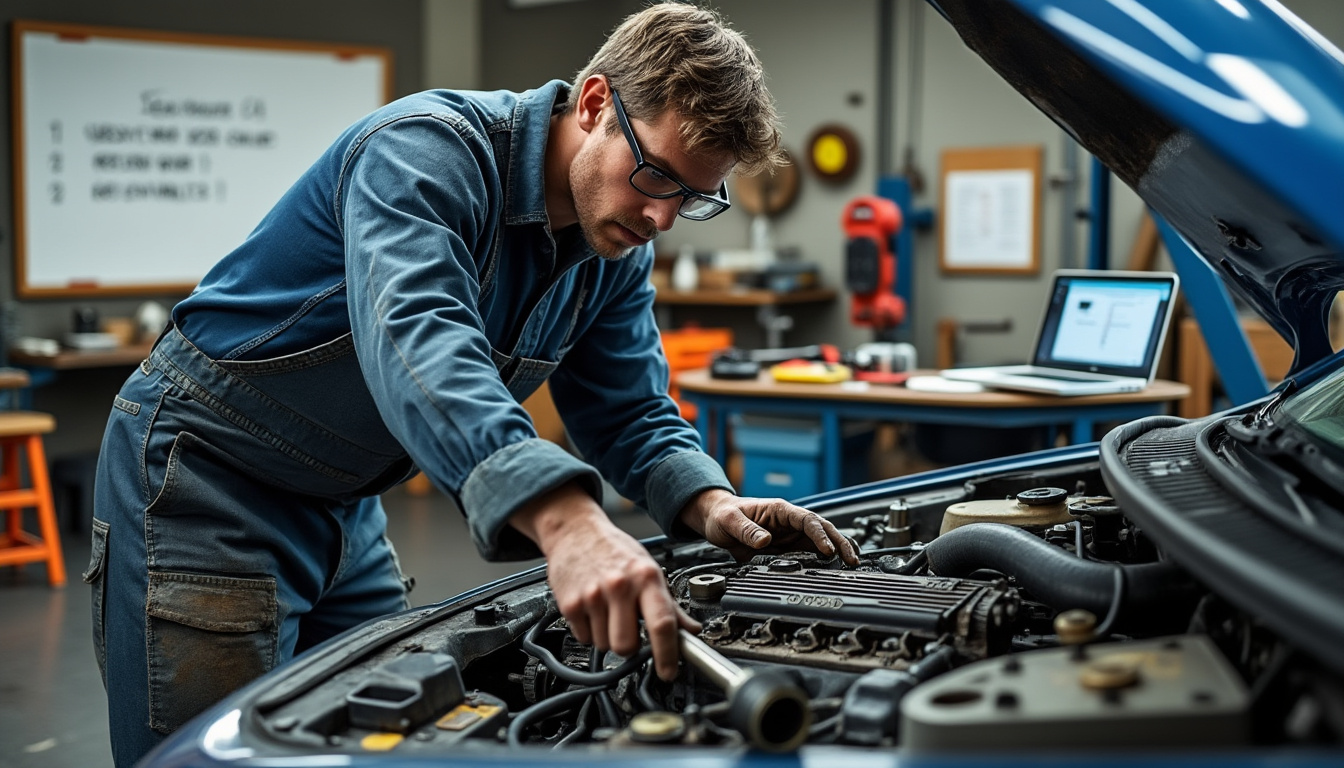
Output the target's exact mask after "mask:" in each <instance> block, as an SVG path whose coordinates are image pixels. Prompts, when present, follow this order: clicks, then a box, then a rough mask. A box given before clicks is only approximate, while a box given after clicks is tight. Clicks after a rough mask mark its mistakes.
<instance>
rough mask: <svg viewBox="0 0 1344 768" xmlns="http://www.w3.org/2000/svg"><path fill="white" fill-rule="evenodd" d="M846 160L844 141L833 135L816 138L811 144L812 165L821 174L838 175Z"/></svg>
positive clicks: (846, 148)
mask: <svg viewBox="0 0 1344 768" xmlns="http://www.w3.org/2000/svg"><path fill="white" fill-rule="evenodd" d="M848 160H849V148H848V147H847V146H845V140H844V139H842V138H840V137H839V136H836V135H835V134H833V133H827V134H824V135H822V136H818V137H817V140H816V141H815V142H813V143H812V164H813V165H815V166H816V168H817V170H818V171H821V172H822V173H825V174H837V173H840V172H841V171H842V170H844V168H845V163H846V162H847V161H848Z"/></svg>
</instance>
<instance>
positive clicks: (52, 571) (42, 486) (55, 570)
mask: <svg viewBox="0 0 1344 768" xmlns="http://www.w3.org/2000/svg"><path fill="white" fill-rule="evenodd" d="M54 429H56V419H55V418H53V417H52V416H51V414H47V413H37V412H34V411H4V412H0V514H3V515H4V516H5V517H6V518H7V520H6V523H5V525H4V529H3V531H0V565H22V564H24V563H34V562H46V564H47V580H48V581H49V582H50V583H51V585H52V586H53V587H61V586H65V560H64V558H63V557H62V556H61V537H60V534H59V533H58V526H57V525H56V508H55V505H54V504H52V499H51V480H50V479H49V478H48V476H47V456H46V452H45V451H44V450H43V447H42V435H44V434H47V433H48V432H51V431H52V430H54ZM20 452H26V453H27V454H28V478H29V481H30V484H29V485H27V486H24V485H23V484H22V478H21V477H20V462H19V454H20ZM28 508H34V509H36V510H37V522H38V527H39V528H40V530H41V536H34V535H33V534H31V533H28V532H27V531H25V530H23V510H25V509H28Z"/></svg>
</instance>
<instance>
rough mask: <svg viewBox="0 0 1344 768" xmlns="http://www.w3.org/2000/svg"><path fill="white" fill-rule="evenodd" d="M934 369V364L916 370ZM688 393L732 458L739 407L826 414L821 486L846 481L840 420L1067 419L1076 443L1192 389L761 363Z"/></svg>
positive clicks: (694, 383) (689, 380)
mask: <svg viewBox="0 0 1344 768" xmlns="http://www.w3.org/2000/svg"><path fill="white" fill-rule="evenodd" d="M915 373H916V375H919V374H933V373H935V372H934V371H916V372H915ZM677 384H678V385H679V386H680V387H681V393H682V396H683V397H684V398H685V399H686V400H689V401H690V402H692V403H695V404H696V405H697V406H698V407H699V412H698V414H697V417H696V422H695V426H696V429H697V430H699V432H700V440H701V443H702V445H703V446H704V448H705V451H706V452H708V453H709V454H710V455H711V456H713V457H714V458H715V459H716V460H717V461H718V462H719V463H720V464H721V465H726V460H727V457H728V445H727V441H726V440H725V439H723V438H724V436H726V435H727V429H728V420H729V417H730V416H731V415H734V414H762V415H770V416H806V417H813V418H818V419H820V424H821V430H822V442H821V454H820V457H819V460H820V462H821V467H820V478H821V480H820V486H821V488H820V490H823V491H826V490H833V489H836V488H839V487H841V486H842V483H841V476H842V465H841V464H842V438H843V432H842V429H841V423H842V421H845V420H857V419H869V420H877V421H900V422H910V423H920V424H956V425H965V426H983V427H1028V426H1050V427H1054V426H1057V425H1060V424H1068V425H1069V431H1068V432H1067V434H1068V436H1069V438H1070V441H1071V442H1072V443H1087V442H1091V441H1092V440H1094V439H1096V438H1095V436H1094V435H1093V430H1094V428H1095V427H1096V425H1097V424H1098V423H1102V422H1109V421H1131V420H1133V419H1137V418H1142V417H1144V416H1152V415H1156V414H1160V413H1164V412H1165V411H1166V404H1167V403H1170V402H1173V401H1177V400H1181V399H1183V398H1185V397H1186V396H1188V395H1189V394H1190V388H1189V387H1188V386H1186V385H1184V384H1181V383H1178V382H1174V381H1165V380H1160V379H1159V380H1155V381H1153V382H1152V384H1150V385H1149V386H1148V387H1147V388H1146V389H1144V390H1142V391H1140V392H1130V393H1124V394H1115V395H1089V396H1085V397H1056V396H1053V395H1036V394H1029V393H1018V392H1007V391H1002V390H987V391H985V392H978V393H975V394H959V393H946V392H921V391H915V390H910V389H906V388H905V387H903V386H890V385H883V384H869V385H867V386H866V387H865V386H863V385H862V384H859V385H858V386H856V383H854V382H845V383H840V384H811V383H785V382H777V381H775V380H774V379H772V378H771V377H770V374H769V373H768V372H765V371H763V372H762V373H761V374H760V375H759V376H758V377H757V378H756V379H755V380H741V381H734V380H728V379H714V378H711V377H710V375H709V371H707V370H696V371H685V372H683V373H681V374H679V375H678V376H677Z"/></svg>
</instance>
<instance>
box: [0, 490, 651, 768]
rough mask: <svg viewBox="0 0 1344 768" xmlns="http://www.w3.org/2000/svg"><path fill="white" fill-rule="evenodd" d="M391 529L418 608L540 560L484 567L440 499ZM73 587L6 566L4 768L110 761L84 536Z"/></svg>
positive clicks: (394, 514)
mask: <svg viewBox="0 0 1344 768" xmlns="http://www.w3.org/2000/svg"><path fill="white" fill-rule="evenodd" d="M384 504H385V506H386V507H387V512H388V521H389V522H388V532H389V535H390V537H391V539H392V541H393V543H394V544H395V546H396V547H397V550H398V552H399V554H400V556H401V561H402V566H403V567H404V569H405V570H406V572H407V573H409V574H411V575H414V576H415V578H416V588H415V592H414V593H412V595H411V601H412V604H413V605H424V604H427V603H435V602H438V601H440V600H444V599H446V598H449V597H452V596H453V595H456V594H458V593H460V592H462V591H464V590H466V589H467V588H469V587H473V586H476V585H478V584H482V583H485V582H487V581H493V580H494V579H498V578H501V577H503V576H507V575H509V574H512V573H516V572H517V571H519V570H522V569H523V568H529V567H531V566H533V565H535V564H537V562H539V561H530V562H522V563H487V562H484V561H482V560H481V559H480V556H479V555H477V554H476V550H475V548H474V547H473V546H472V545H471V539H470V536H469V535H468V534H467V530H466V525H465V523H464V522H463V519H462V516H461V514H460V513H459V512H458V511H457V509H456V507H455V506H454V505H453V504H452V502H450V501H448V500H447V499H446V498H444V497H443V496H442V495H440V494H438V493H433V494H430V495H429V496H425V497H418V498H417V497H411V496H409V495H407V494H406V493H405V492H404V491H401V490H396V491H393V492H392V493H389V494H388V495H387V496H385V497H384ZM612 517H613V519H614V520H615V521H616V522H617V524H618V525H620V526H621V527H622V528H624V529H625V530H627V531H629V532H631V533H632V534H634V535H635V536H637V537H640V538H643V537H646V536H653V535H656V534H657V533H658V529H657V527H656V526H655V525H654V524H653V523H652V521H650V520H649V519H648V518H646V517H643V516H642V515H639V514H636V513H631V512H613V513H612ZM62 545H63V547H62V548H63V550H64V552H65V558H66V569H67V573H68V579H69V581H70V583H69V584H68V585H67V586H66V587H65V588H64V589H51V588H50V587H48V586H47V574H46V568H45V566H42V565H29V566H25V567H21V568H13V567H10V568H0V610H2V611H3V613H2V614H0V615H3V620H0V768H39V767H40V768H97V767H98V766H108V765H111V764H112V752H111V749H110V747H109V746H108V740H107V699H106V696H105V695H104V692H103V685H102V681H101V679H100V678H99V675H98V664H97V662H96V661H95V660H94V657H93V644H92V639H91V633H92V625H91V620H90V615H89V605H90V601H89V590H88V588H87V587H85V586H84V584H83V583H82V582H81V581H80V579H79V575H80V573H82V572H83V571H84V569H85V566H86V564H87V563H88V559H89V538H88V535H87V534H83V535H74V534H67V535H66V536H65V538H64V539H63V541H62Z"/></svg>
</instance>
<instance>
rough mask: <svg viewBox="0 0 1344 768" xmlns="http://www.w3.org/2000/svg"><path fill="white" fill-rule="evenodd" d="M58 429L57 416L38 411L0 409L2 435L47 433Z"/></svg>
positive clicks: (14, 435) (0, 431) (0, 434)
mask: <svg viewBox="0 0 1344 768" xmlns="http://www.w3.org/2000/svg"><path fill="white" fill-rule="evenodd" d="M54 431H56V417H55V416H52V415H51V414H50V413H38V412H37V411H0V437H16V436H19V435H45V434H47V433H48V432H54Z"/></svg>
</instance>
